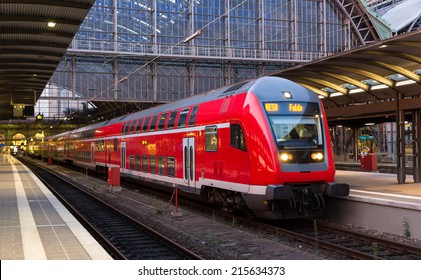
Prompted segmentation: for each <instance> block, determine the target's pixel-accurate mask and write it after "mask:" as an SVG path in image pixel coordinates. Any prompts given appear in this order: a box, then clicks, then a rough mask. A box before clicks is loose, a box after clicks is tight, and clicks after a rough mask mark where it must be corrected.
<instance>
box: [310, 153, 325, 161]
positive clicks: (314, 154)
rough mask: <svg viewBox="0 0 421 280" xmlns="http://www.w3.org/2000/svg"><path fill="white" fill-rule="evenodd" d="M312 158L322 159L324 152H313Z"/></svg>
mask: <svg viewBox="0 0 421 280" xmlns="http://www.w3.org/2000/svg"><path fill="white" fill-rule="evenodd" d="M311 159H312V160H322V159H323V153H321V152H317V153H312V154H311Z"/></svg>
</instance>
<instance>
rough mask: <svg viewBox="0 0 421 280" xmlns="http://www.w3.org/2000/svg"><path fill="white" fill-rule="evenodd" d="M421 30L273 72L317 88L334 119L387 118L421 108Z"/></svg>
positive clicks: (378, 119) (330, 116)
mask: <svg viewBox="0 0 421 280" xmlns="http://www.w3.org/2000/svg"><path fill="white" fill-rule="evenodd" d="M420 50H421V30H419V29H418V30H416V31H413V32H410V33H407V34H403V35H397V36H395V37H392V38H390V39H386V40H382V41H379V42H377V43H374V44H370V45H366V46H362V47H360V48H356V49H353V50H350V51H346V52H343V53H340V54H337V55H333V56H329V57H326V58H323V59H319V60H316V61H312V62H310V63H307V64H304V65H299V66H296V67H293V68H289V69H285V70H282V71H280V72H277V73H274V74H273V75H275V76H281V77H284V78H287V79H290V80H293V81H295V82H297V83H300V84H301V85H303V86H305V87H307V88H309V89H311V90H313V91H315V92H316V93H317V94H318V95H319V96H320V98H321V99H322V101H323V104H324V106H325V110H326V114H327V117H328V119H329V121H331V122H335V121H336V122H338V123H341V122H342V123H346V122H351V121H354V122H355V121H359V122H361V123H363V122H365V121H366V120H368V119H369V120H370V121H376V120H377V121H378V122H382V121H387V119H388V118H389V117H390V116H391V115H393V116H394V115H395V113H396V109H397V108H396V102H395V99H396V98H397V97H399V99H401V101H400V105H399V106H400V109H401V110H413V109H421V97H420V96H421V76H420V75H421V52H420Z"/></svg>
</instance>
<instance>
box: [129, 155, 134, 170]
mask: <svg viewBox="0 0 421 280" xmlns="http://www.w3.org/2000/svg"><path fill="white" fill-rule="evenodd" d="M130 170H134V155H130Z"/></svg>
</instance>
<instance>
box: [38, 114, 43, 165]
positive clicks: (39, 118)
mask: <svg viewBox="0 0 421 280" xmlns="http://www.w3.org/2000/svg"><path fill="white" fill-rule="evenodd" d="M36 119H37V121H41V161H44V114H41V113H38V115H37V116H36Z"/></svg>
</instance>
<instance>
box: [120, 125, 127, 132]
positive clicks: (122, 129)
mask: <svg viewBox="0 0 421 280" xmlns="http://www.w3.org/2000/svg"><path fill="white" fill-rule="evenodd" d="M125 128H126V123H123V125H122V126H121V131H120V133H124V129H125Z"/></svg>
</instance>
